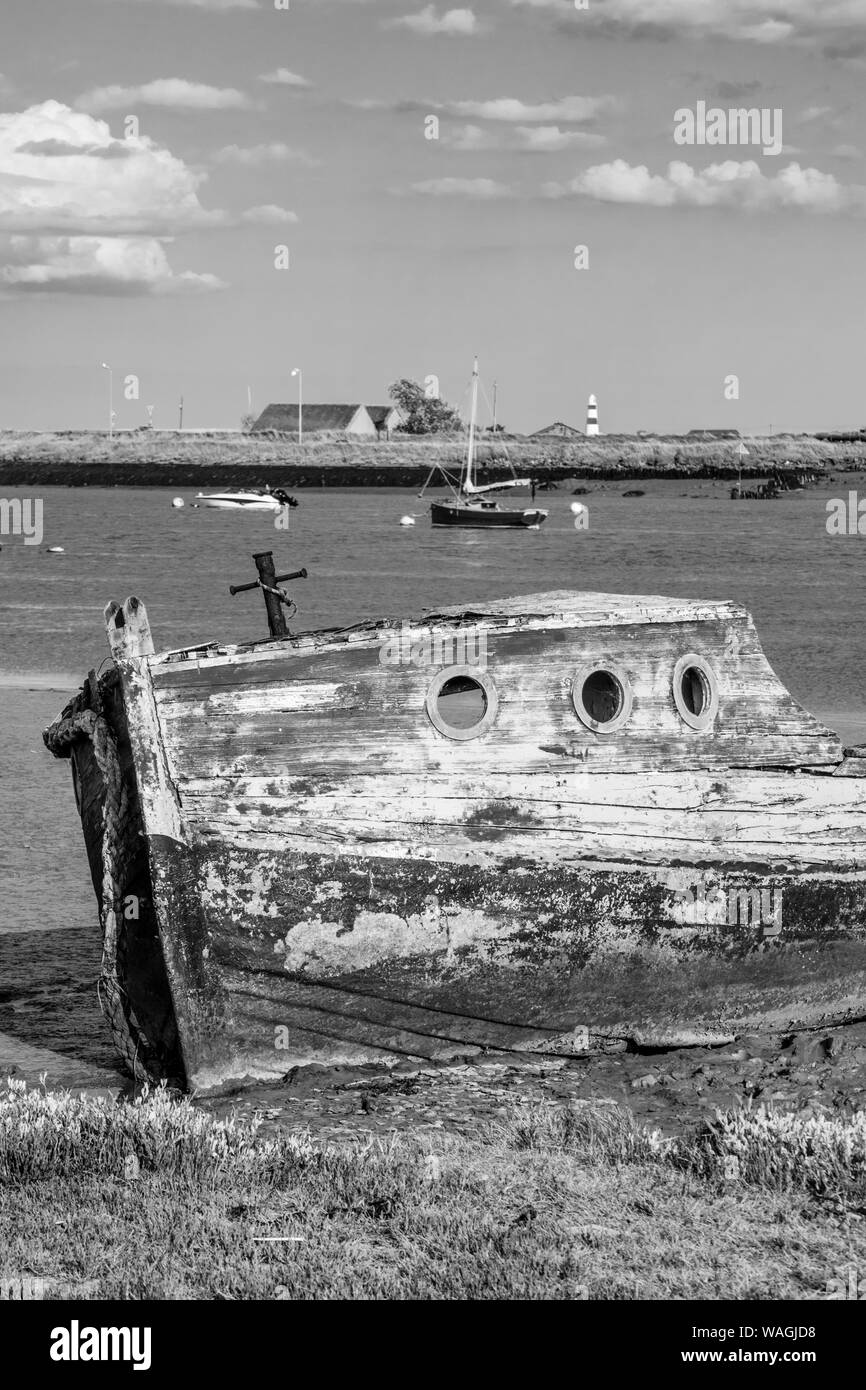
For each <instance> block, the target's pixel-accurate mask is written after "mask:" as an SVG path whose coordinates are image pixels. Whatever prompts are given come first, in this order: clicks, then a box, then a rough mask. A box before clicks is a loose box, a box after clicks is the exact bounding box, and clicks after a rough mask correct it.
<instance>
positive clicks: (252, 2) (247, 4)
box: [135, 0, 259, 11]
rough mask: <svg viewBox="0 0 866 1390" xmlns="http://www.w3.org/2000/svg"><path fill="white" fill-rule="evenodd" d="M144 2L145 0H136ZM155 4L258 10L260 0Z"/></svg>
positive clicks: (190, 0)
mask: <svg viewBox="0 0 866 1390" xmlns="http://www.w3.org/2000/svg"><path fill="white" fill-rule="evenodd" d="M135 3H138V4H142V3H144V0H135ZM151 3H153V4H164V5H186V6H188V7H189V8H190V9H196V10H217V11H219V10H257V9H258V8H259V0H151Z"/></svg>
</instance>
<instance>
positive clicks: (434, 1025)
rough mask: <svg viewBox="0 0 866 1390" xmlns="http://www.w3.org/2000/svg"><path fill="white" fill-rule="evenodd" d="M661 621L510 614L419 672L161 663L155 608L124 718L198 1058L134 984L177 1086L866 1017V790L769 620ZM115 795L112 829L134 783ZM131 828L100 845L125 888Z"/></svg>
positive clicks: (375, 637) (452, 618) (666, 1041)
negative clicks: (471, 700) (780, 665)
mask: <svg viewBox="0 0 866 1390" xmlns="http://www.w3.org/2000/svg"><path fill="white" fill-rule="evenodd" d="M557 598H559V599H561V600H562V602H563V603H564V596H545V603H546V605H547V607H550V606H551V604H552V601H553V599H557ZM654 602H658V603H660V602H661V601H653V600H646V601H642V603H643V607H641V608H640V609H637V610H635V609H632V610H628V611H625V610H624V611H620V610H619V608H618V607H617V604H618V603H619V601H614V600H611V601H605V602H602V600H601V599H598V600H597V607H595V608H594V607H593V606H592V604H591V603H590V602H589V599H587V602H586V603H585V604H584V605H583V607H581V609H580V612H579V613H577V611H574V612H563V611H561V609H558V608H556V605H555V604H554V605H553V607H554V610H555V611H554V616H553V617H551V616H550V615H549V614H548V613H546V612H541V613H538V612H535V611H534V609H533V607H532V606H531V605H530V606H529V607H528V608H527V603H528V601H523V607H521V608H520V609H519V610H517V611H515V612H512V611H510V610H509V608H508V606H507V605H487V606H486V607H485V608H483V609H480V610H474V611H471V610H470V611H469V612H462V613H461V614H459V615H437V617H436V618H435V619H429V620H427V622H426V623H425V624H423V625H416V626H415V627H413V629H412V631H411V633H410V634H409V637H408V639H406V640H407V641H408V646H407V645H406V644H405V642H404V644H403V645H402V646H399V644H398V648H397V649H395V648H394V645H393V630H392V629H382V628H381V627H378V628H377V627H375V626H370V627H368V628H360V629H355V630H353V631H351V632H345V633H330V634H328V633H325V634H313V635H309V636H307V637H304V638H301V639H294V640H290V641H286V642H272V643H262V644H257V645H254V646H252V647H249V648H245V649H212V650H209V651H207V652H197V653H196V652H190V653H179V654H178V653H175V654H167V655H166V656H155V655H152V654H151V653H149V652H148V651H146V650H145V651H144V652H140V651H139V652H137V653H136V652H135V651H134V650H131V647H132V645H133V636H132V635H133V634H134V630H135V621H136V611H135V610H131V609H130V608H129V605H127V608H126V609H125V610H124V611H125V624H124V627H125V631H126V634H127V635H126V636H125V637H124V636H121V640H122V642H124V643H126V644H127V645H126V646H125V647H124V648H123V649H118V647H117V646H116V647H115V660H116V663H117V669H118V673H119V683H117V684H116V685H114V686H111V687H110V689H112V690H114V691H115V696H114V698H111V699H109V698H108V689H106V692H105V693H104V695H103V697H102V704H103V706H104V717H105V718H107V719H108V720H110V722H111V724H112V727H113V728H114V731H115V734H116V740H117V749H118V758H119V761H120V763H121V765H122V766H123V768H124V775H125V777H126V778H127V779H130V780H131V782H132V783H133V784H134V798H133V800H134V809H135V815H136V816H137V817H138V823H139V824H140V827H141V830H142V833H143V837H144V838H143V840H142V843H143V844H146V846H147V858H148V868H149V881H148V883H147V885H146V889H145V890H144V896H145V898H146V900H147V902H146V906H147V904H150V903H152V909H150V908H149V907H148V909H147V910H148V911H151V910H152V917H151V918H150V919H149V920H150V922H151V928H150V935H149V941H150V948H151V950H153V951H156V950H158V954H159V965H160V967H161V968H163V969H164V979H165V982H166V986H167V993H168V994H169V995H170V1000H171V1004H172V1006H173V1014H172V1020H171V1025H172V1026H176V1029H177V1047H176V1048H175V1049H174V1051H173V1050H172V1042H171V1028H170V1027H167V1026H166V1024H165V1021H164V1019H162V1018H161V1016H160V1013H159V1007H158V995H159V986H158V980H159V978H160V976H159V970H158V969H156V968H154V960H153V957H151V958H150V967H151V975H150V978H151V984H152V993H153V995H154V998H153V1000H152V1001H151V1002H150V1003H148V1002H147V1000H145V1001H144V1002H141V1000H142V994H141V989H140V987H139V985H138V984H137V982H136V981H135V980H134V979H132V978H131V977H130V979H129V989H130V997H131V998H132V997H133V996H135V997H136V998H138V1000H139V1001H140V1002H139V1004H138V1008H137V1009H136V1008H135V1007H132V1008H131V1009H130V1010H127V1015H128V1018H127V1025H128V1028H129V1030H130V1034H131V1035H132V1036H133V1037H135V1036H136V1034H137V1036H138V1037H139V1039H142V1038H143V1043H142V1049H141V1055H142V1057H145V1058H146V1061H147V1065H146V1068H145V1069H148V1070H151V1071H152V1072H158V1071H159V1070H160V1069H161V1070H163V1071H164V1070H165V1069H166V1068H168V1069H170V1068H171V1066H172V1059H173V1058H174V1064H175V1066H176V1067H177V1066H178V1060H177V1059H178V1057H179V1058H180V1061H181V1062H182V1067H183V1071H184V1074H185V1077H186V1081H187V1083H188V1084H189V1085H190V1086H191V1087H194V1088H196V1089H199V1090H202V1091H205V1090H213V1089H218V1088H221V1087H228V1086H233V1085H240V1084H243V1083H245V1082H249V1081H255V1080H272V1079H274V1078H277V1077H280V1076H283V1075H285V1074H286V1073H287V1072H288V1071H290V1070H291V1068H293V1067H295V1066H301V1065H306V1064H310V1063H321V1064H327V1065H332V1064H336V1063H349V1064H356V1063H363V1062H393V1061H395V1060H399V1059H405V1058H407V1057H408V1058H439V1059H444V1058H448V1057H453V1056H458V1055H464V1054H471V1053H473V1052H475V1051H478V1050H483V1049H491V1048H492V1049H517V1050H523V1051H525V1050H529V1051H538V1052H555V1053H557V1052H559V1053H561V1052H580V1051H584V1050H587V1049H588V1048H593V1047H597V1046H606V1045H610V1044H611V1043H612V1042H618V1043H623V1042H628V1041H631V1043H633V1044H637V1045H645V1046H664V1045H672V1044H677V1043H688V1042H702V1041H703V1042H706V1041H713V1040H717V1041H721V1040H722V1039H724V1038H726V1037H730V1036H736V1035H737V1034H739V1033H742V1032H751V1031H756V1030H761V1029H766V1030H772V1031H775V1032H779V1031H787V1030H793V1029H796V1028H800V1027H819V1026H823V1025H828V1024H830V1023H839V1022H843V1021H846V1020H848V1019H853V1018H857V1017H863V1016H866V760H864V759H863V758H862V757H859V758H858V757H847V758H846V757H843V754H842V750H841V748H840V746H839V744H838V740H837V739H836V738H835V736H834V735H832V734H831V733H830V732H829V731H827V730H825V729H823V728H822V727H821V726H820V725H819V724H817V723H816V721H814V720H813V719H812V718H811V716H809V715H807V714H805V712H804V711H802V710H800V709H799V707H798V706H796V704H795V702H794V701H793V700H792V699H791V697H790V695H788V693H787V692H786V691H784V689H783V687H781V685H779V683H778V681H777V680H776V678H775V676H774V675H773V673H772V671H771V669H770V667H769V666H768V665H767V663H766V659H765V657H764V656H763V653H762V652H761V650H760V645H759V643H758V641H757V637H756V635H755V633H754V629H753V627H752V626H751V623H750V621H749V619H748V616H747V615H745V614H743V613H742V610H737V609H735V608H734V607H733V606H724V605H715V606H713V607H712V609H709V608H708V609H706V610H702V609H699V608H698V607H696V606H695V605H691V606H688V605H685V606H680V607H677V606H676V605H671V606H669V607H668V608H667V609H665V621H664V622H662V623H659V621H658V612H657V611H656V610H654V608H653V604H654ZM545 603H542V602H541V601H539V607H540V608H541V609H543V608H544V607H545ZM605 603H606V604H607V606H605ZM622 603H623V604H624V603H625V601H622ZM479 623H480V624H481V626H482V627H483V635H484V639H485V640H484V643H483V660H482V659H481V655H482V653H481V649H480V648H479V647H478V645H477V643H476V646H475V648H474V652H475V656H476V658H477V659H478V664H477V666H476V667H474V668H471V669H474V670H475V671H476V674H477V679H478V682H479V684H483V686H484V689H485V692H486V696H487V701H488V704H487V713H486V714H485V716H484V719H483V720H482V721H481V723H480V724H479V726H478V729H479V732H478V733H477V735H472V737H470V738H467V737H466V735H465V734H460V733H457V732H454V731H452V737H448V736H443V733H442V730H441V728H440V727H438V726H437V724H436V723H435V722H434V720H433V718H432V717H430V710H431V708H432V706H431V692H432V694H433V695H435V692H436V691H437V690H438V689H439V688H440V687H441V685H442V681H443V680H444V679H445V678H446V677H448V676H449V673H453V672H462V673H465V672H466V671H467V670H468V669H470V668H469V667H468V666H467V665H466V663H465V662H463V663H461V662H460V661H459V660H458V661H456V662H455V659H454V658H455V656H456V657H458V658H459V657H461V656H464V657H465V656H466V654H467V644H466V642H465V641H464V639H465V638H466V631H465V629H466V628H467V626H468V625H469V624H475V625H476V626H477V625H478V624H479ZM124 627H121V628H120V629H116V632H120V633H121V634H123V632H124ZM455 633H456V636H457V637H458V638H460V641H461V642H462V646H461V647H460V648H459V650H458V649H457V648H453V649H451V650H447V649H445V648H444V647H443V646H442V643H444V642H446V641H452V640H453V639H454V638H455ZM434 639H435V640H434ZM440 639H441V641H440ZM425 641H427V642H428V643H429V642H431V641H432V643H433V645H432V647H430V646H429V645H428V647H426V648H425V646H424V643H425ZM437 641H439V642H440V645H439V646H438V647H437V646H436V642H437ZM699 643H700V646H701V650H703V651H704V652H705V653H706V654H707V656H708V659H709V660H710V661H711V663H713V664H714V667H715V669H716V670H717V671H723V673H724V674H723V677H721V678H720V681H719V689H718V690H717V691H716V692H715V693H716V696H717V697H718V698H717V708H716V711H715V716H714V719H715V722H714V723H713V725H712V727H710V726H707V727H704V728H700V729H696V728H692V727H688V726H684V725H683V723H682V720H681V719H680V718H679V716H678V714H677V709H676V707H675V702H674V701H673V700H672V699H671V689H670V680H671V674H670V673H671V670H672V669H673V668H674V658H679V657H681V655H682V653H683V652H686V653H689V652H692V651H694V649H695V647H696V646H698V644H699ZM458 645H459V644H458ZM395 650H396V651H397V654H398V655H400V654H402V656H406V654H407V652H408V657H409V659H408V660H407V661H402V660H401V661H398V662H397V664H393V663H394V656H395ZM594 650H600V651H602V652H604V654H605V661H606V662H607V664H608V665H610V667H611V668H612V669H614V670H619V671H620V673H621V675H622V679H623V681H624V682H625V683H626V684H628V686H629V694H630V700H631V703H630V705H629V717H628V721H627V723H626V724H625V725H624V726H622V727H618V728H617V732H616V733H615V734H608V735H606V736H600V735H599V734H598V733H597V732H596V731H594V730H593V729H592V728H591V727H589V726H588V725H587V724H586V723H582V722H581V721H580V720H579V719H577V718H576V717H575V703H574V699H573V694H574V689H575V688H576V687H575V680H577V681H578V683H579V678H580V676H581V674H582V673H583V671H584V670H585V669H586V664H587V657H588V654H589V653H591V652H592V651H594ZM638 653H640V655H638ZM431 655H432V658H433V660H432V663H431V661H430V657H431ZM419 663H420V664H419ZM121 693H122V699H121V698H120V696H121ZM632 697H633V698H632ZM755 710H758V711H759V712H760V716H761V720H764V721H766V727H760V721H759V726H758V728H757V730H756V725H755ZM698 722H699V721H698ZM85 776H86V777H87V778H88V779H89V782H90V786H89V789H88V791H87V797H86V798H85V799H86V800H87V803H88V804H89V805H90V806H91V808H92V807H93V806H94V805H97V804H98V802H99V788H100V784H101V783H100V779H101V781H102V782H104V778H103V776H102V772H101V771H100V769H99V768H98V767H97V765H96V763H94V762H93V761H92V760H91V762H90V763H89V764H88V765H87V769H85ZM102 820H104V817H102V818H100V817H99V816H95V815H94V814H93V813H92V811H91V813H90V814H89V815H88V816H86V817H85V820H84V823H85V835H86V838H87V839H88V841H89V852H90V855H91V862H92V864H93V865H94V869H95V878H97V877H98V873H99V867H100V865H101V864H103V863H104V846H103V845H102V843H101V836H102ZM130 865H131V867H130V868H129V873H132V872H133V869H134V868H135V866H134V864H133V863H132V860H130ZM135 872H136V873H137V875H138V878H137V881H138V882H139V884H140V883H141V872H140V866H139V867H138V868H137V869H135ZM126 887H128V885H127V884H125V883H124V884H121V885H119V886H117V887H116V888H115V890H114V894H115V899H116V900H119V899H120V898H121V897H122V894H123V892H124V891H125V889H126ZM127 933H134V934H135V939H136V940H139V941H140V939H141V938H142V937H143V936H147V935H148V933H147V931H146V930H144V929H143V928H142V927H141V926H139V925H135V926H127V925H125V924H123V925H122V928H121V939H124V938H125V936H126V934H127ZM154 942H156V943H157V944H156V946H154ZM126 968H127V969H128V968H129V967H126ZM133 973H134V971H133ZM154 982H156V983H154ZM148 997H149V996H148Z"/></svg>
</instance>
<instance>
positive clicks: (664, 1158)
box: [0, 1081, 866, 1299]
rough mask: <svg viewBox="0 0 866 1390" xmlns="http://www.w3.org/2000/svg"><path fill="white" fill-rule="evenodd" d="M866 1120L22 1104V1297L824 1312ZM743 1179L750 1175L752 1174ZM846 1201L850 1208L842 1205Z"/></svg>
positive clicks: (15, 1243) (18, 1169)
mask: <svg viewBox="0 0 866 1390" xmlns="http://www.w3.org/2000/svg"><path fill="white" fill-rule="evenodd" d="M864 1159H866V1115H864V1114H862V1113H858V1114H857V1115H855V1116H854V1117H852V1118H851V1119H850V1120H844V1119H827V1120H813V1119H803V1118H798V1117H796V1116H789V1115H783V1114H774V1113H772V1112H768V1111H765V1110H756V1111H754V1112H750V1111H743V1112H742V1113H738V1114H719V1115H718V1116H717V1117H716V1118H715V1119H714V1120H713V1121H712V1122H710V1123H708V1124H705V1125H704V1126H702V1127H701V1129H699V1130H698V1131H697V1132H695V1133H694V1134H692V1135H691V1136H688V1137H685V1138H675V1139H668V1138H664V1137H662V1136H661V1135H659V1134H658V1133H650V1132H648V1131H646V1130H644V1129H642V1128H641V1127H640V1126H639V1125H638V1124H637V1123H636V1122H635V1120H634V1119H633V1117H632V1116H631V1114H630V1113H629V1112H627V1111H625V1110H622V1109H620V1108H619V1107H618V1106H616V1105H614V1104H612V1103H607V1102H598V1103H589V1102H584V1103H581V1102H576V1103H574V1104H572V1105H569V1106H562V1105H554V1104H544V1105H534V1106H530V1105H526V1104H522V1105H518V1106H515V1108H514V1109H513V1111H512V1112H511V1113H510V1115H508V1116H507V1117H506V1118H505V1119H504V1120H502V1121H500V1122H498V1123H497V1124H496V1125H494V1126H491V1127H490V1128H489V1129H488V1130H487V1131H486V1132H482V1133H480V1134H479V1135H478V1136H476V1137H473V1138H471V1139H466V1138H462V1137H460V1136H456V1135H453V1136H449V1135H446V1134H443V1133H442V1132H437V1133H435V1134H432V1135H431V1133H430V1132H429V1131H428V1132H427V1133H426V1134H424V1135H420V1136H419V1135H417V1134H413V1135H411V1136H409V1137H404V1136H398V1135H393V1136H391V1137H389V1138H386V1139H372V1138H368V1139H359V1138H353V1139H351V1140H346V1141H340V1142H329V1143H327V1144H318V1143H314V1142H313V1141H312V1140H311V1138H310V1137H309V1135H307V1134H305V1133H301V1134H291V1133H286V1132H285V1131H281V1130H277V1131H276V1132H273V1133H265V1132H264V1130H263V1128H262V1124H261V1122H260V1121H253V1122H250V1121H245V1120H236V1119H229V1120H218V1119H214V1118H213V1117H212V1116H210V1115H209V1114H208V1113H207V1112H205V1111H203V1110H200V1109H197V1108H196V1107H195V1106H194V1105H193V1104H192V1103H191V1102H190V1101H189V1100H188V1099H187V1098H184V1097H181V1098H175V1097H173V1096H172V1095H171V1094H170V1093H169V1092H168V1091H166V1090H164V1089H158V1090H155V1091H145V1092H144V1093H143V1094H142V1095H141V1096H140V1097H139V1098H138V1099H137V1100H136V1101H134V1102H132V1103H117V1102H112V1101H106V1100H100V1099H93V1100H90V1099H87V1098H86V1097H84V1096H75V1095H69V1094H64V1093H56V1092H48V1091H45V1090H44V1089H43V1090H38V1089H37V1090H27V1089H26V1087H25V1086H24V1085H23V1084H22V1083H18V1082H14V1081H13V1082H10V1083H9V1084H8V1086H7V1088H6V1090H5V1092H0V1252H2V1253H0V1286H2V1280H4V1279H10V1278H18V1279H23V1278H24V1277H33V1278H39V1279H44V1280H46V1281H47V1284H48V1287H49V1289H50V1292H51V1294H52V1296H55V1297H64V1296H66V1297H72V1296H81V1293H82V1290H83V1291H84V1292H85V1296H87V1297H95V1298H117V1297H121V1298H134V1299H139V1298H209V1299H213V1298H289V1299H299V1298H320V1299H321V1298H446V1299H484V1298H511V1299H518V1298H520V1299H525V1298H535V1299H538V1298H557V1299H561V1298H565V1299H575V1298H577V1299H595V1298H604V1299H611V1298H613V1299H634V1298H650V1299H661V1298H707V1299H717V1298H723V1297H730V1298H792V1297H793V1298H810V1297H811V1298H814V1297H822V1296H823V1297H828V1296H833V1297H837V1296H844V1295H839V1294H838V1293H828V1290H833V1289H836V1290H838V1289H845V1288H847V1287H848V1286H849V1283H850V1281H849V1279H848V1271H849V1270H850V1268H851V1267H853V1266H855V1265H858V1266H860V1267H862V1265H863V1262H864V1260H866V1233H864V1232H863V1230H862V1227H863V1225H864V1224H866V1223H864V1222H863V1221H862V1220H861V1219H860V1218H859V1214H858V1213H859V1208H857V1207H856V1206H855V1201H856V1200H859V1199H860V1198H861V1197H862V1195H863V1193H864V1190H866V1177H864V1174H866V1161H864ZM733 1160H735V1162H732V1161H733ZM827 1196H832V1197H833V1199H834V1200H833V1201H832V1202H828V1201H826V1200H824V1199H825V1198H826V1197H827Z"/></svg>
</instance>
